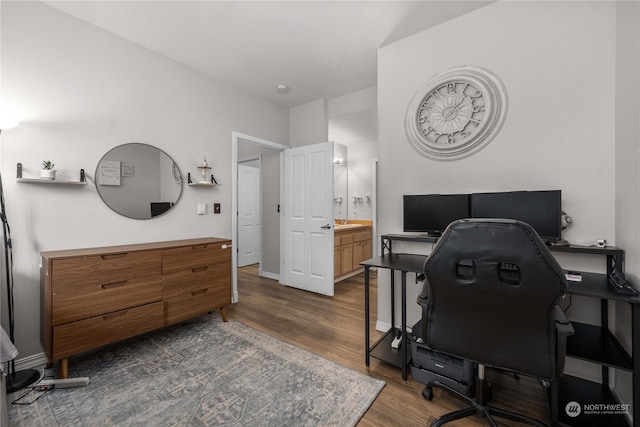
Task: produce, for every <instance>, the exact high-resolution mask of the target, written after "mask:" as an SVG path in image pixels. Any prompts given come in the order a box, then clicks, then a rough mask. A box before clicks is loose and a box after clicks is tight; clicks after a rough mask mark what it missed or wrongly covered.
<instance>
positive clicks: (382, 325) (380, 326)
mask: <svg viewBox="0 0 640 427" xmlns="http://www.w3.org/2000/svg"><path fill="white" fill-rule="evenodd" d="M396 328H400V325H398V326H396ZM389 329H391V323H387V322H381V321H379V320H378V321H377V322H376V331H380V332H387V331H388V330H389ZM412 330H413V328H412V327H411V326H408V325H407V332H409V333H411V332H412Z"/></svg>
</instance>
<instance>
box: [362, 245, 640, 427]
mask: <svg viewBox="0 0 640 427" xmlns="http://www.w3.org/2000/svg"><path fill="white" fill-rule="evenodd" d="M394 240H396V241H404V242H414V243H422V244H424V243H431V244H434V243H436V242H437V241H438V238H437V237H432V236H426V235H416V234H408V233H407V234H384V235H382V236H380V241H381V254H382V256H380V257H377V258H373V259H370V260H368V261H365V262H363V263H362V265H364V266H365V318H366V325H365V326H366V328H365V331H366V333H365V340H366V348H367V350H366V352H367V354H366V363H367V366H369V356H374V357H376V358H379V359H381V360H385V361H389V363H392V364H393V365H395V366H398V367H402V378H403V379H406V377H407V371H406V369H407V364H408V363H409V361H410V360H407V359H410V355H407V351H406V347H407V345H406V344H407V343H406V342H405V343H403V345H402V348H404V351H399V350H395V349H393V348H391V341H392V340H393V337H394V336H395V334H396V333H397V331H398V330H397V329H394V328H393V327H392V328H391V330H390V331H389V332H387V333H386V334H385V336H383V337H382V338H381V339H380V340H378V342H376V343H375V344H374V345H373V346H372V347H371V348H369V284H368V280H369V273H368V270H369V267H379V268H388V269H391V310H392V311H391V313H392V314H391V318H392V322H393V323H392V326H393V325H395V320H394V319H395V317H394V315H395V312H394V308H395V304H394V303H395V301H394V282H393V280H394V274H393V271H394V270H400V271H402V316H403V320H402V330H403V331H404V332H405V333H406V314H405V309H406V301H405V298H406V290H405V286H406V272H407V271H409V272H416V273H418V272H420V273H421V272H422V266H423V264H424V261H425V260H426V259H427V257H426V256H424V255H410V254H394V253H393V248H392V242H393V241H394ZM549 249H550V250H551V251H552V252H564V253H573V254H585V255H599V256H603V257H604V260H605V267H606V273H604V274H603V273H588V272H578V273H579V274H580V275H581V276H582V281H581V282H568V288H567V294H571V295H580V296H583V297H589V298H595V299H596V300H599V301H600V325H599V326H594V325H588V324H583V323H580V322H575V321H572V322H571V323H572V324H573V327H574V328H575V331H576V332H575V334H574V335H572V336H570V337H569V338H568V339H567V357H573V358H576V359H579V360H583V361H586V362H589V363H593V364H596V365H600V366H601V372H600V373H601V382H593V381H590V380H586V379H582V378H578V377H574V376H572V375H570V374H565V375H563V376H562V378H561V379H560V382H559V396H558V400H559V405H558V407H559V409H560V411H559V412H560V414H556V416H558V415H559V419H560V421H561V422H562V423H564V424H565V425H574V426H577V425H580V427H586V426H598V427H600V426H601V425H602V423H601V421H602V418H601V417H599V416H598V415H586V416H585V415H584V414H583V415H581V416H580V417H579V418H578V419H577V420H578V421H576V420H575V419H572V418H570V417H569V416H568V415H567V414H566V412H565V411H564V407H565V405H566V404H567V403H568V402H570V401H578V402H581V403H600V404H610V403H611V404H617V403H620V402H619V401H618V398H617V397H616V396H614V395H613V393H612V392H611V390H610V389H609V386H608V384H609V369H610V368H613V369H617V370H621V371H627V372H630V373H631V375H632V385H631V386H632V395H633V397H632V402H631V406H632V408H633V413H634V414H635V418H636V420H638V418H640V296H626V295H620V294H617V293H616V292H614V291H612V290H611V289H610V288H609V286H608V284H607V274H608V273H611V272H612V271H613V270H614V269H617V270H621V271H624V262H625V252H624V250H623V249H620V248H616V247H612V246H606V247H604V248H598V247H595V246H580V245H569V246H549ZM610 301H616V302H625V303H627V304H629V305H630V309H631V310H630V311H631V313H630V319H629V322H630V327H631V349H630V351H627V350H626V349H625V348H624V346H623V345H622V344H621V343H620V342H619V340H618V338H617V337H616V336H615V335H614V334H613V333H612V332H611V330H610V328H609V322H608V318H609V307H608V306H609V302H610ZM385 339H386V341H385ZM374 351H375V354H374ZM403 360H404V363H402V361H403ZM605 419H606V421H607V427H609V426H611V427H613V426H625V427H627V426H630V424H629V422H628V420H627V418H626V416H625V415H624V414H619V415H610V416H607V418H605ZM576 422H579V423H580V424H576Z"/></svg>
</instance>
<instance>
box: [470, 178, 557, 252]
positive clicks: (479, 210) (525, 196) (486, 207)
mask: <svg viewBox="0 0 640 427" xmlns="http://www.w3.org/2000/svg"><path fill="white" fill-rule="evenodd" d="M561 200H562V195H561V191H560V190H546V191H509V192H501V193H474V194H472V195H471V216H472V217H473V218H507V219H516V220H519V221H523V222H526V223H528V224H529V225H531V227H533V229H534V230H536V232H537V233H538V234H539V235H540V237H542V238H543V239H545V240H551V241H559V240H561V239H562V233H561V231H562V225H561V219H562V213H561V212H562V211H561V206H560V205H561Z"/></svg>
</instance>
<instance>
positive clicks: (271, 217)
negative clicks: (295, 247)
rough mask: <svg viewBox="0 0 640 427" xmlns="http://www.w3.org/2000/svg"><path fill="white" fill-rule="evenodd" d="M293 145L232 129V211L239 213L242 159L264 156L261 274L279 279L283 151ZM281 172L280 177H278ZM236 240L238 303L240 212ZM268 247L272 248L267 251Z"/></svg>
mask: <svg viewBox="0 0 640 427" xmlns="http://www.w3.org/2000/svg"><path fill="white" fill-rule="evenodd" d="M287 148H289V147H288V146H286V145H283V144H279V143H277V142H273V141H269V140H266V139H262V138H257V137H254V136H251V135H246V134H242V133H239V132H232V148H231V156H232V173H231V176H232V197H231V201H232V212H236V213H238V212H239V194H238V185H239V180H238V172H239V167H238V162H239V161H241V160H246V159H248V158H259V159H260V172H261V173H260V176H261V184H260V185H259V186H258V188H257V193H258V195H257V197H258V198H259V200H260V205H259V207H258V209H259V212H260V229H261V233H260V238H259V239H258V240H259V245H258V246H257V250H258V251H259V252H260V257H259V264H260V267H259V268H258V269H257V271H258V275H259V276H261V277H266V278H269V279H275V280H279V274H280V270H279V262H280V259H281V251H280V225H281V224H280V223H281V219H280V214H279V206H280V193H281V191H282V189H281V183H280V171H281V170H282V168H283V166H282V161H281V158H280V157H281V156H280V153H281V152H282V151H283V150H285V149H287ZM275 175H277V176H275ZM231 223H232V224H231V227H232V239H233V242H234V243H233V244H234V245H235V246H236V247H235V248H234V250H233V251H232V256H231V267H232V268H231V282H232V285H231V292H232V297H231V301H232V302H233V303H236V302H238V265H239V260H238V258H239V255H238V249H239V243H238V242H239V233H238V227H239V224H240V221H239V216H238V214H236V215H233V216H232V220H231ZM264 248H268V250H266V251H265V250H264Z"/></svg>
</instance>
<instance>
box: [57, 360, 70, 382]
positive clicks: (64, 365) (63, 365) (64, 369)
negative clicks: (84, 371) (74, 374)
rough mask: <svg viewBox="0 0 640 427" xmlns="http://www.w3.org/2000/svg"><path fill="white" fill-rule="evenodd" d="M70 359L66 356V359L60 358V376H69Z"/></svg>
mask: <svg viewBox="0 0 640 427" xmlns="http://www.w3.org/2000/svg"><path fill="white" fill-rule="evenodd" d="M68 362H69V359H67V358H64V359H60V361H59V362H58V363H59V365H58V376H59V377H60V378H67V376H68V375H69V364H68Z"/></svg>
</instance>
